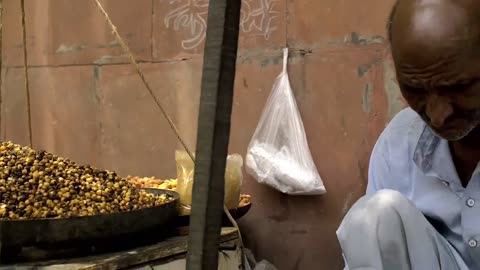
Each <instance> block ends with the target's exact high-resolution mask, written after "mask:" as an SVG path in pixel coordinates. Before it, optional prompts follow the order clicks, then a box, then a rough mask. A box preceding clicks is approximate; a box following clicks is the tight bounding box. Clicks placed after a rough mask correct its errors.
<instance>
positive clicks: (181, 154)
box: [175, 151, 243, 215]
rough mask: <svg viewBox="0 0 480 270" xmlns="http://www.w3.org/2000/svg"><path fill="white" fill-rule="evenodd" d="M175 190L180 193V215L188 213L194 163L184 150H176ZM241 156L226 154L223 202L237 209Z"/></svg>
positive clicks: (241, 179) (230, 208)
mask: <svg viewBox="0 0 480 270" xmlns="http://www.w3.org/2000/svg"><path fill="white" fill-rule="evenodd" d="M175 161H176V165H177V179H178V180H177V192H178V194H179V195H180V215H189V214H190V206H191V205H192V188H193V176H194V173H195V170H194V169H195V165H194V163H193V161H192V159H191V158H190V156H189V155H188V153H187V152H186V151H176V152H175ZM242 167H243V158H242V156H240V155H238V154H232V155H228V157H227V165H226V168H225V197H224V204H225V206H226V207H227V208H228V209H229V210H232V209H237V208H238V205H239V202H240V186H241V185H242V181H243V173H242Z"/></svg>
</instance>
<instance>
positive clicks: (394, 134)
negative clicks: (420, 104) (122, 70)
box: [377, 108, 425, 153]
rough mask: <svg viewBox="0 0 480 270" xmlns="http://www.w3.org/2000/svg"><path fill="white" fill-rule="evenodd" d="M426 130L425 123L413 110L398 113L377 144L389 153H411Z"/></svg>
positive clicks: (408, 109) (407, 109)
mask: <svg viewBox="0 0 480 270" xmlns="http://www.w3.org/2000/svg"><path fill="white" fill-rule="evenodd" d="M424 129H425V122H423V120H422V119H421V118H420V116H419V115H418V114H417V113H416V112H415V111H413V110H412V109H411V108H406V109H403V110H402V111H400V112H399V113H397V115H395V117H393V119H392V120H391V121H390V123H389V124H388V125H387V127H386V128H385V130H384V131H383V132H382V134H381V136H380V138H379V140H378V142H377V144H379V145H378V146H379V147H382V148H388V150H389V152H391V151H394V152H398V151H400V152H405V153H406V152H411V151H413V148H415V146H416V145H417V143H418V140H419V138H420V136H421V134H422V132H423V130H424Z"/></svg>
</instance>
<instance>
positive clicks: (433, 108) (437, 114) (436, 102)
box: [425, 95, 453, 127]
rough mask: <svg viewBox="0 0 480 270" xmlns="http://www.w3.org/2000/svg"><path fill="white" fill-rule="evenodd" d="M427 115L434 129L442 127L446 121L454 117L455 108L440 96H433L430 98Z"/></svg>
mask: <svg viewBox="0 0 480 270" xmlns="http://www.w3.org/2000/svg"><path fill="white" fill-rule="evenodd" d="M425 113H426V114H427V116H428V118H429V119H430V124H431V125H432V126H433V127H441V126H442V125H443V124H444V123H445V120H447V118H448V117H449V116H450V115H452V113H453V108H452V105H451V104H450V102H449V100H448V99H446V98H444V97H441V96H439V95H432V96H430V97H429V98H428V101H427V108H426V111H425Z"/></svg>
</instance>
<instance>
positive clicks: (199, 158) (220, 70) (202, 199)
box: [187, 0, 241, 270]
mask: <svg viewBox="0 0 480 270" xmlns="http://www.w3.org/2000/svg"><path fill="white" fill-rule="evenodd" d="M240 7H241V0H210V5H209V7H208V24H207V35H206V43H205V53H204V62H203V74H202V91H201V95H200V112H199V118H198V132H197V151H196V158H195V176H194V179H195V182H194V185H193V194H192V214H191V217H190V235H189V242H188V254H187V269H188V270H215V269H217V268H218V241H219V238H220V229H221V223H222V222H221V221H222V212H223V199H224V186H225V179H224V178H225V165H226V158H227V154H228V143H229V137H230V117H231V113H232V100H233V86H234V80H235V66H236V58H237V47H238V32H239V23H240Z"/></svg>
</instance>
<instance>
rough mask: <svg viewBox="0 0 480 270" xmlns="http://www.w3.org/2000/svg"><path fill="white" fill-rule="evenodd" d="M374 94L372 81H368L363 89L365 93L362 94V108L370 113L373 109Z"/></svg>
mask: <svg viewBox="0 0 480 270" xmlns="http://www.w3.org/2000/svg"><path fill="white" fill-rule="evenodd" d="M372 96H373V85H372V84H371V83H367V84H365V88H364V89H363V95H362V108H363V111H364V112H366V113H369V112H370V111H371V107H372V106H371V104H372Z"/></svg>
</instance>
